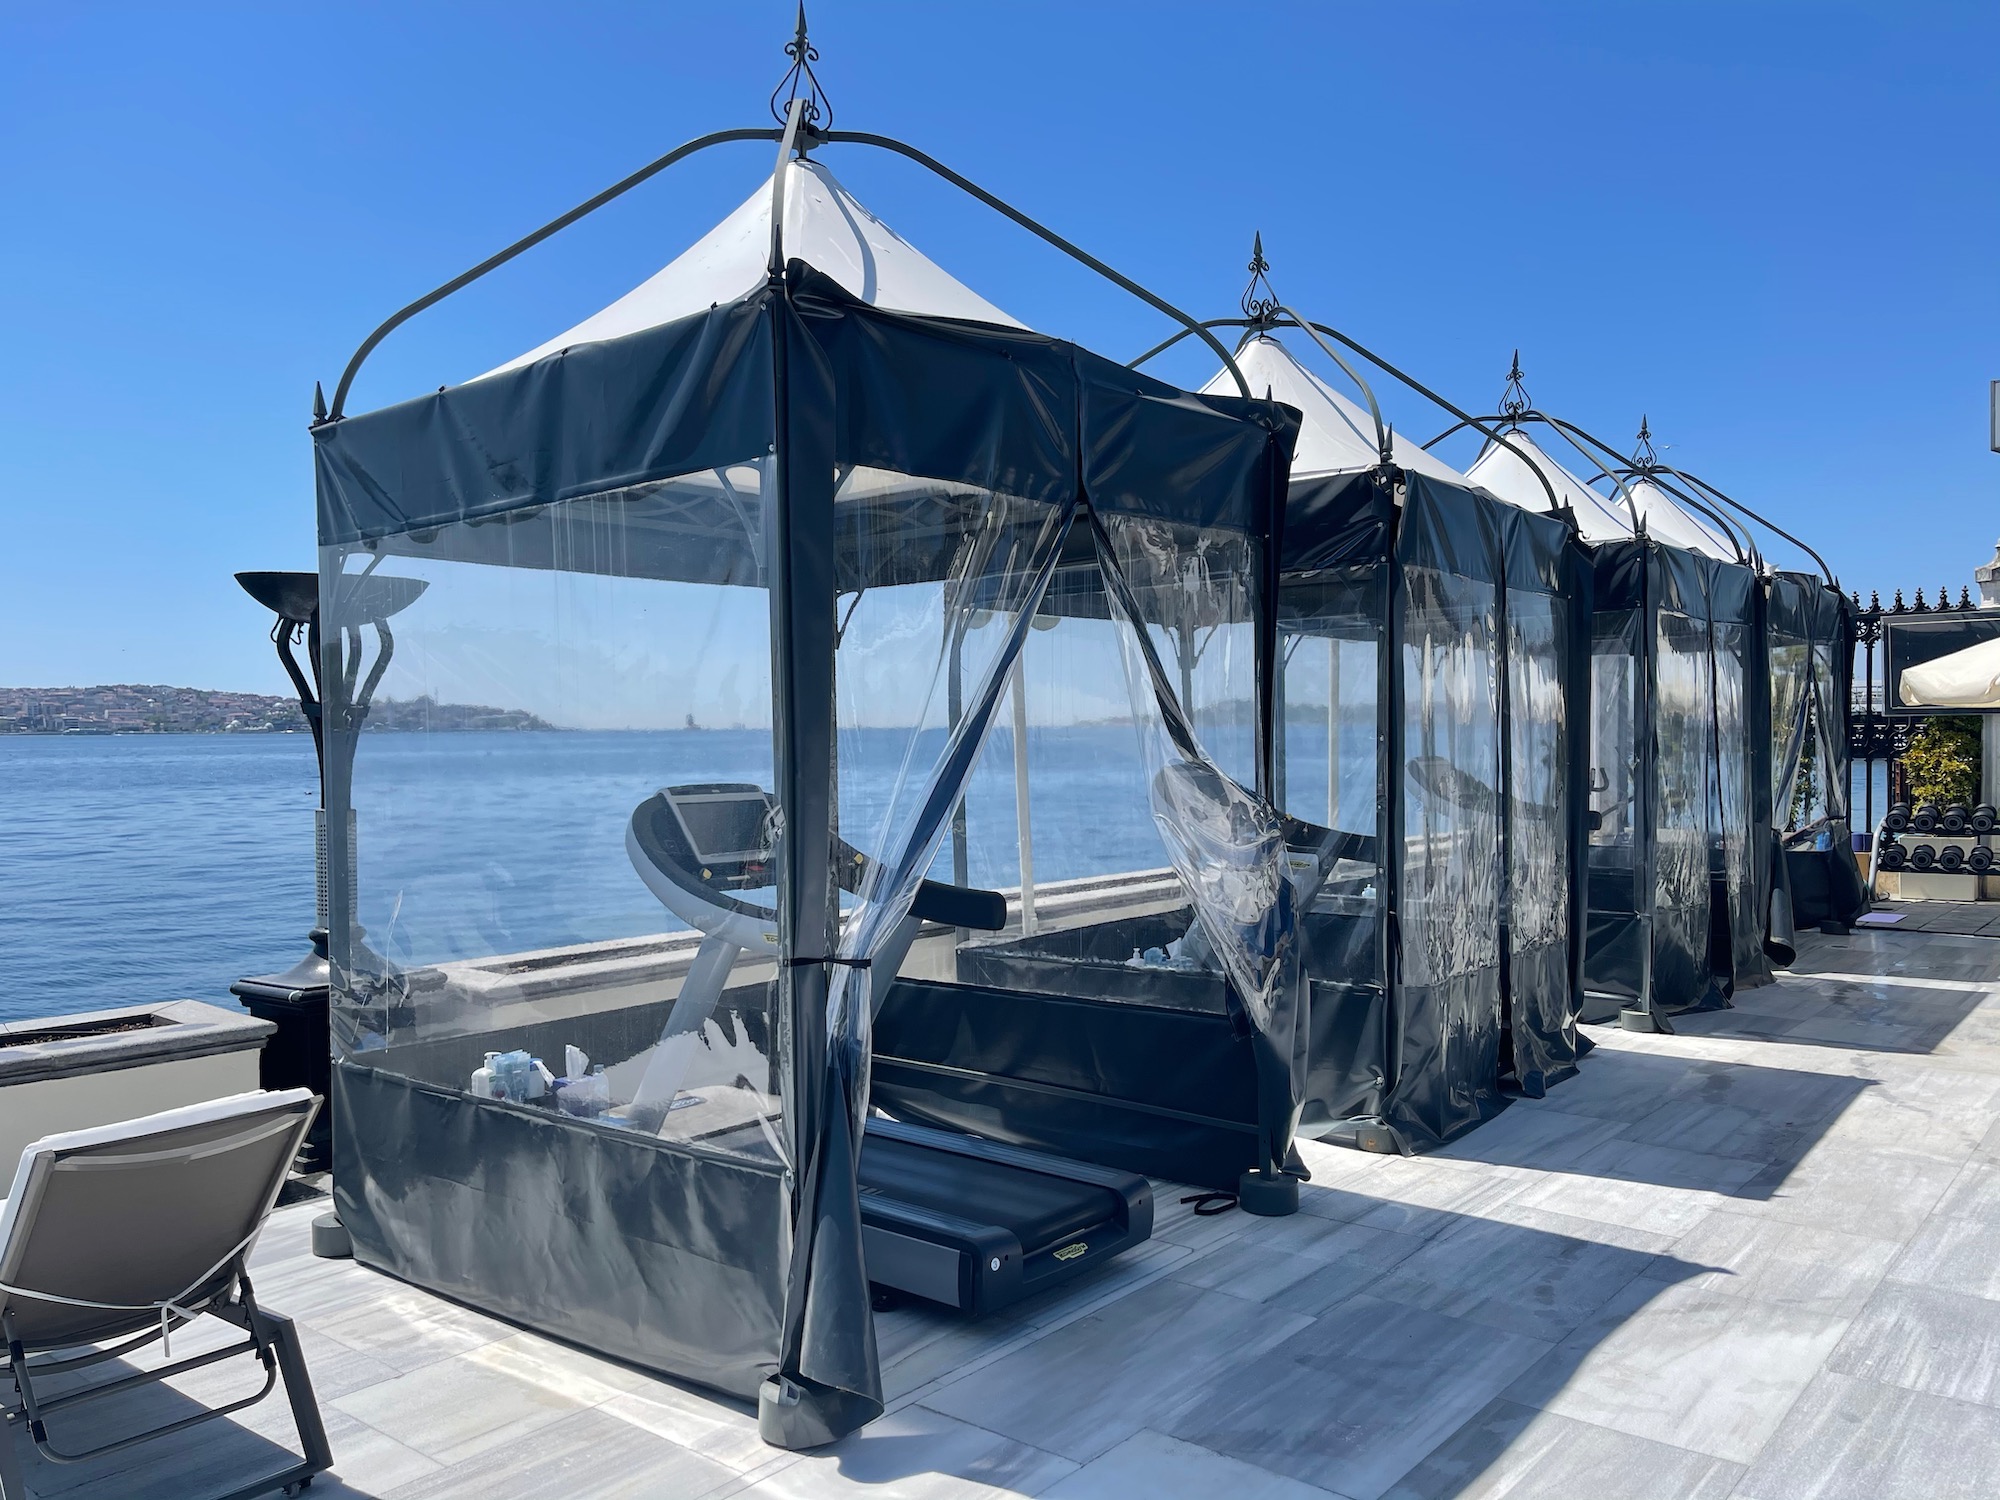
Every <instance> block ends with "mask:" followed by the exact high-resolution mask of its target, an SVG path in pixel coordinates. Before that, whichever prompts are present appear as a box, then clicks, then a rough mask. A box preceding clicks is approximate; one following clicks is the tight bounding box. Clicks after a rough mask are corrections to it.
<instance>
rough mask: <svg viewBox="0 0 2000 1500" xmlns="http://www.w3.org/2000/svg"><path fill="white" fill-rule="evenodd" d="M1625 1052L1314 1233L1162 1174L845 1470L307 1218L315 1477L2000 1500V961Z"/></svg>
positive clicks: (694, 1494) (1997, 954)
mask: <svg viewBox="0 0 2000 1500" xmlns="http://www.w3.org/2000/svg"><path fill="white" fill-rule="evenodd" d="M1591 1034H1592V1035H1593V1037H1594V1039H1595V1040H1596V1041H1597V1043H1598V1047H1597V1050H1596V1051H1595V1052H1594V1053H1593V1054H1592V1055H1591V1056H1590V1057H1588V1058H1587V1059H1586V1060H1585V1065H1584V1070H1583V1072H1582V1073H1581V1074H1580V1075H1579V1076H1578V1077H1576V1078H1574V1079H1572V1080H1570V1081H1569V1082H1567V1083H1564V1084H1563V1085H1561V1086H1560V1087H1559V1088H1557V1089H1556V1090H1555V1091H1554V1092H1552V1093H1551V1095H1550V1096H1549V1097H1548V1098H1547V1099H1545V1100H1540V1101H1532V1102H1531V1101H1523V1102H1519V1103H1517V1104H1515V1105H1514V1106H1513V1107H1512V1108H1511V1109H1509V1110H1508V1111H1507V1112H1506V1113H1505V1114H1503V1115H1502V1116H1501V1117H1500V1118H1499V1119H1497V1120H1495V1121H1493V1122H1492V1123H1491V1124H1489V1125H1487V1126H1485V1127H1484V1128H1482V1129H1481V1130H1479V1131H1477V1132H1475V1133H1474V1134H1472V1135H1471V1136H1469V1137H1468V1138H1466V1139H1465V1140H1463V1141H1461V1142H1460V1143H1458V1144H1457V1145H1455V1146H1453V1147H1451V1148H1449V1149H1448V1150H1445V1151H1443V1152H1440V1153H1438V1154H1436V1155H1434V1156H1431V1157H1428V1158H1424V1159H1414V1160H1406V1159H1400V1158H1393V1157H1390V1158H1383V1157H1367V1156H1360V1155H1356V1154H1353V1153H1347V1152H1342V1151H1338V1150H1332V1149H1325V1148H1309V1150H1308V1158H1309V1161H1310V1164H1311V1166H1312V1168H1313V1172H1314V1178H1315V1180H1314V1182H1313V1184H1312V1185H1311V1186H1310V1187H1308V1188H1307V1189H1306V1192H1305V1197H1304V1210H1305V1211H1304V1212H1302V1213H1300V1214H1299V1215H1297V1216H1296V1217H1294V1218H1291V1219H1286V1220H1279V1221H1259V1220H1254V1219H1250V1218H1247V1217H1245V1216H1243V1215H1241V1214H1238V1213H1231V1214H1227V1215H1222V1216H1217V1217H1213V1218H1195V1217H1193V1216H1192V1214H1191V1213H1190V1212H1189V1211H1188V1210H1187V1209H1186V1208H1184V1207H1183V1206H1182V1205H1181V1204H1180V1203H1179V1202H1178V1196H1179V1195H1178V1193H1177V1192H1175V1191H1173V1190H1172V1189H1170V1188H1167V1187H1164V1186H1163V1187H1162V1189H1161V1192H1160V1204H1161V1213H1160V1221H1159V1226H1158V1229H1157V1232H1156V1234H1155V1236H1154V1239H1153V1240H1152V1242H1151V1243H1150V1244H1148V1245H1147V1246H1145V1247H1144V1248H1143V1249H1142V1250H1140V1251H1138V1252H1136V1253H1134V1254H1132V1255H1129V1256H1127V1257H1125V1258H1123V1259H1122V1260H1119V1261H1117V1262H1114V1263H1113V1264H1111V1265H1110V1266H1108V1267H1107V1268H1106V1269H1105V1270H1104V1271H1103V1272H1102V1273H1100V1274H1099V1275H1098V1276H1097V1278H1096V1279H1094V1280H1091V1281H1089V1282H1086V1283H1082V1284H1078V1285H1075V1286H1072V1287H1071V1288H1068V1289H1066V1290H1064V1291H1062V1292H1059V1293H1057V1294H1054V1295H1052V1296H1051V1297H1049V1298H1047V1299H1045V1300H1042V1301H1040V1302H1037V1303H1032V1304H1029V1305H1025V1306H1022V1307H1018V1308H1015V1309H1013V1310H1011V1311H1010V1312H1009V1313H1007V1314H1005V1315H1002V1316H1000V1317H995V1318H991V1319H988V1320H986V1321H985V1322H982V1323H979V1324H966V1323H964V1322H961V1321H959V1320H957V1319H955V1318H952V1317H948V1316H944V1315H942V1314H933V1313H929V1312H924V1311H918V1310H911V1309H904V1310H900V1311H897V1312H894V1313H891V1314H888V1315H886V1316H884V1317H882V1318H881V1319H880V1320H879V1324H878V1327H879V1333H880V1341H881V1348H882V1358H883V1363H884V1366H885V1376H886V1381H887V1386H888V1393H889V1398H890V1410H889V1413H888V1414H887V1415H886V1416H884V1417H883V1418H882V1419H881V1420H880V1421H878V1422H876V1423H875V1424H873V1425H872V1426H871V1427H869V1428H868V1429H866V1430H865V1431H864V1432H863V1433H861V1434H858V1435H857V1436H855V1437H853V1438H850V1439H849V1440H847V1441H846V1442H843V1443H841V1444H838V1445H837V1446H835V1447H833V1448H831V1449H829V1450H826V1451H824V1452H820V1453H815V1454H810V1455H806V1456H799V1455H794V1454H786V1453H779V1452H775V1451H773V1450H771V1449H768V1448H765V1447H764V1446H762V1445H761V1444H760V1443H759V1442H758V1440H757V1435H756V1424H755V1420H754V1416H753V1414H752V1413H751V1412H749V1411H748V1410H746V1409H744V1408H742V1407H740V1406H738V1405H735V1404H732V1403H730V1402H728V1401H723V1400H718V1399H715V1398H713V1397H711V1396H708V1395H704V1394H702V1393H700V1392H698V1391H695V1390H692V1389H688V1388H684V1387H681V1386H676V1385H673V1384H670V1383H667V1382H664V1381H659V1380H655V1379H652V1378H650V1377H647V1376H644V1375H641V1374H638V1373H636V1372H634V1371H632V1370H629V1369H625V1368H623V1367H620V1366H617V1365H612V1364H607V1363H605V1362H603V1361H601V1360H597V1359H594V1358H592V1357H590V1356H588V1355H586V1354H583V1353H580V1352H578V1351H576V1350H573V1349H570V1348H567V1347H565V1346H563V1345H561V1344H558V1343H555V1342H552V1341H550V1340H548V1339H544V1338H540V1337H537V1336H536V1335H533V1334H528V1333H523V1332H520V1331H519V1330H517V1329H514V1328H511V1327H509V1326H507V1325H505V1324H502V1323H499V1322H496V1321H494V1320H492V1319H489V1318H486V1317H483V1316H481V1315H480V1314H478V1313H475V1312H472V1311H469V1310H467V1309H465V1308H462V1307H458V1306H454V1305H452V1304H450V1303H446V1302H443V1301H440V1300H438V1299H436V1298H434V1297H430V1296H427V1295H425V1294H423V1293H421V1292H417V1291H415V1290H413V1289H411V1288H409V1287H406V1286H403V1285H401V1284H399V1283H397V1282H395V1281H392V1280H389V1279H387V1278H384V1277H382V1276H379V1275H376V1274H373V1273H371V1272H368V1271H366V1270H363V1269H361V1268H359V1267H357V1266H355V1265H353V1264H352V1263H343V1262H329V1261H319V1260H314V1259H313V1258H312V1257H311V1256H310V1255H309V1254H307V1252H306V1226H307V1224H308V1222H309V1220H310V1218H311V1216H312V1214H313V1212H314V1211H315V1209H314V1206H313V1205H298V1206H294V1207H289V1208H286V1209H283V1210H281V1211H280V1213H279V1214H278V1216H277V1217H276V1218H275V1219H274V1221H273V1224H272V1228H271V1230H270V1232H269V1234H268V1235H267V1237H266V1239H265V1241H264V1243H263V1244H262V1245H261V1246H260V1247H259V1249H258V1251H257V1256H256V1267H257V1275H258V1287H259V1293H260V1295H261V1296H262V1298H263V1300H264V1301H265V1302H266V1303H267V1304H268V1305H270V1306H271V1307H272V1308H274V1309H276V1310H278V1311H282V1312H287V1313H290V1314H291V1315H292V1316H293V1317H295V1318H296V1319H297V1320H298V1321H299V1323H300V1324H301V1325H302V1327H303V1328H304V1330H305V1344H306V1353H307V1357H308V1360H309V1362H310V1365H311V1368H312V1373H313V1377H314V1380H315V1381H316V1383H317V1386H318V1391H319V1396H320V1399H321V1402H322V1405H323V1407H324V1410H325V1414H326V1420H327V1427H328V1431H329V1434H330V1436H331V1439H332V1442H333V1447H334V1451H335V1453H336V1455H337V1457H338V1466H337V1469H336V1471H335V1473H334V1474H330V1475H324V1476H322V1477H321V1479H320V1480H319V1482H318V1483H317V1484H316V1485H315V1486H314V1489H313V1492H312V1493H313V1494H314V1495H326V1496H329V1497H331V1496H350V1497H358V1496H372V1497H376V1500H417V1497H439V1500H444V1497H454V1500H455V1497H467V1500H472V1497H477V1500H510V1497H516V1496H519V1497H527V1496H535V1497H542V1496H548V1497H559V1500H614V1497H621V1500H622V1497H640V1496H647V1497H653V1496H659V1497H672V1500H698V1497H716V1500H720V1497H724V1496H736V1495H741V1496H746V1497H764V1500H779V1497H805V1496H842V1495H862V1494H871V1495H881V1496H893V1497H909V1500H919V1497H921V1500H947V1497H958V1496H974V1495H980V1496H999V1495H1036V1496H1049V1497H1051V1500H1100V1497H1103V1500H1108V1497H1124V1496H1140V1495H1143V1496H1182V1495H1184V1496H1189V1497H1210V1496H1217V1495H1226V1496H1228V1497H1230V1500H1309V1497H1318V1500H1326V1497H1330V1496H1331V1497H1345V1500H1377V1497H1390V1500H1444V1497H1447V1496H1458V1497H1499V1496H1503V1495H1504V1496H1508V1497H1512V1500H1530V1497H1536V1496H1560V1497H1563V1500H1578V1497H1592V1500H1598V1497H1631V1500H1650V1497H1662V1500H1665V1497H1680V1496H1694V1497H1703V1500H1711V1497H1712V1500H1722V1497H1724V1496H1734V1497H1738V1500H1808V1497H1811V1500H1848V1497H1855V1500H1860V1497H1867V1500H1899V1497H1905V1496H1908V1497H1918V1496H1921V1497H1924V1500H1942V1497H1950V1496H1974V1495H1993V1494H1995V1493H2000V1254H1996V1253H1995V1246H1996V1243H2000V941H1995V940H1993V939H1989V938H1981V937H1973V936H1956V935H1941V934H1937V933H1919V932H1906V931H1896V930H1893V929H1892V930H1883V931H1875V932H1867V931H1863V932H1857V933H1855V934H1854V935H1852V936H1850V937H1845V938H1832V937H1820V936H1814V937H1811V938H1808V939H1805V940H1804V941H1803V944H1802V951H1801V955H1800V959H1799V962H1798V964H1797V966H1796V968H1795V970H1794V972H1792V973H1791V974H1789V975H1786V976H1785V977H1783V978H1782V979H1781V980H1780V981H1779V982H1778V983H1777V984H1775V985H1772V986H1769V987H1766V988H1762V989H1758V990H1754V991H1751V992H1748V993H1746V994H1745V995H1743V996H1742V997H1741V1000H1740V1003H1739V1005H1738V1006H1737V1008H1736V1009H1734V1010H1733V1011H1728V1012H1724V1013H1719V1014H1715V1015H1711V1016H1704V1017H1699V1018H1688V1019H1685V1020H1684V1021H1683V1022H1682V1023H1680V1025H1679V1028H1678V1034H1676V1035H1672V1036H1642V1035H1635V1034H1631V1033H1625V1032H1618V1031H1607V1030H1603V1029H1599V1030H1596V1031H1594V1032H1593V1033H1591ZM241 1380H242V1376H241V1374H240V1373H237V1372H224V1371H222V1370H219V1369H216V1370H210V1371H205V1372H202V1373H201V1374H200V1375H198V1376H194V1377H189V1378H188V1379H187V1380H186V1381H185V1382H183V1387H182V1391H181V1393H178V1394H177V1393H174V1392H167V1391H156V1392H155V1394H154V1395H153V1396H152V1397H151V1398H150V1399H151V1401H152V1402H153V1403H154V1404H155V1405H156V1406H159V1405H161V1404H165V1405H168V1406H172V1405H176V1404H182V1405H184V1404H185V1403H186V1402H188V1401H190V1400H206V1401H215V1400H220V1399H223V1398H225V1397H226V1396H227V1395H228V1394H229V1393H230V1392H231V1390H232V1389H234V1388H236V1387H240V1384H241ZM232 1382H235V1383H236V1385H235V1386H234V1387H233V1386H232ZM110 1417H111V1412H110V1410H109V1409H108V1408H107V1410H106V1414H105V1417H104V1418H102V1419H100V1420H106V1421H108V1420H109V1419H110ZM288 1436H289V1431H288V1427H287V1414H286V1411H285V1408H284V1406H283V1403H282V1402H281V1401H275V1400H274V1401H272V1402H269V1403H266V1405H264V1406H262V1407H259V1408H254V1409H252V1411H250V1412H249V1413H247V1414H245V1415H244V1416H243V1417H241V1418H238V1419H233V1420H231V1421H229V1422H228V1423H227V1424H226V1425H224V1424H218V1425H217V1426H216V1427H211V1428H210V1429H208V1431H207V1433H206V1434H203V1435H201V1436H198V1437H196V1438H195V1439H193V1440H190V1441H184V1442H178V1443H177V1444H165V1445H158V1446H156V1447H154V1448H153V1449H152V1450H150V1451H148V1450H138V1451H136V1452H135V1453H133V1454H130V1455H127V1456H126V1457H125V1459H124V1461H123V1463H122V1464H117V1463H113V1464H112V1465H110V1466H108V1467H86V1468H82V1469H57V1468H53V1467H51V1466H46V1465H42V1464H41V1463H40V1462H39V1460H36V1461H34V1463H33V1465H32V1466H31V1473H30V1480H31V1483H32V1484H33V1485H34V1486H35V1489H36V1493H37V1494H39V1495H43V1496H56V1495H62V1496H70V1497H86V1496H103V1497H114V1496H115V1497H119V1500H154V1497H159V1500H198V1497H200V1496H201V1495H203V1494H206V1493H213V1492H215V1491H218V1490H221V1489H226V1488H228V1487H229V1485H230V1484H232V1483H236V1482H240V1480H241V1479H242V1478H244V1477H247V1476H248V1474H249V1473H250V1471H251V1470H252V1469H254V1468H255V1467H256V1466H258V1465H259V1464H269V1465H271V1466H272V1467H275V1466H276V1462H275V1461H276V1459H277V1453H276V1450H275V1449H274V1448H273V1447H272V1446H271V1444H272V1443H273V1442H274V1441H282V1440H284V1439H285V1438H286V1437H288Z"/></svg>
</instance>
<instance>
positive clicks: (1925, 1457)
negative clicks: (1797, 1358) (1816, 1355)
mask: <svg viewBox="0 0 2000 1500" xmlns="http://www.w3.org/2000/svg"><path fill="white" fill-rule="evenodd" d="M1996 1474H2000V1411H1995V1410H1994V1409H1993V1408H1991V1407H1986V1406H1977V1405H1974V1404H1973V1403H1971V1402H1966V1401H1950V1400H1947V1399H1945V1398H1943V1397H1941V1396H1928V1395H1925V1394H1923V1393H1922V1392H1920V1391H1909V1390H1904V1389H1902V1388H1901V1387H1898V1386H1891V1385H1880V1384H1878V1383H1876V1382H1875V1381H1872V1380H1859V1379H1856V1378H1855V1377H1853V1376H1851V1375H1840V1374H1834V1373H1831V1372H1829V1373H1826V1374H1822V1375H1821V1376H1820V1377H1819V1378H1818V1379H1816V1380H1815V1381H1813V1383H1812V1384H1811V1385H1810V1386H1809V1387H1808V1388H1807V1389H1806V1390H1805V1392H1804V1393H1803V1394H1802V1395H1801V1396H1800V1397H1799V1399H1798V1401H1797V1402H1796V1404H1794V1406H1793V1407H1792V1409H1791V1411H1789V1412H1788V1413H1787V1414H1786V1416H1785V1420H1784V1423H1783V1425H1782V1426H1781V1427H1780V1428H1779V1429H1778V1431H1777V1433H1776V1434H1775V1435H1773V1437H1772V1438H1771V1441H1770V1442H1769V1444H1767V1445H1766V1447H1765V1449H1764V1451H1763V1453H1762V1454H1761V1455H1759V1457H1758V1459H1757V1461H1756V1462H1755V1463H1754V1464H1752V1465H1751V1467H1750V1471H1749V1473H1747V1474H1745V1475H1744V1476H1743V1479H1742V1482H1741V1483H1740V1484H1738V1486H1737V1488H1736V1500H1990V1497H1991V1496H1992V1495H1993V1493H1994V1476H1995V1475H1996Z"/></svg>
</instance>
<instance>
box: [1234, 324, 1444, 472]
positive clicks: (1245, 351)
mask: <svg viewBox="0 0 2000 1500" xmlns="http://www.w3.org/2000/svg"><path fill="white" fill-rule="evenodd" d="M1236 363H1237V366H1238V367H1239V368H1240V369H1241V370H1242V371H1243V378H1244V380H1246V381H1248V382H1249V385H1250V389H1251V392H1252V393H1253V394H1256V395H1269V396H1271V397H1272V398H1273V399H1275V400H1278V401H1283V402H1285V403H1286V404H1287V405H1289V406H1296V407H1297V408H1298V409H1299V410H1300V412H1302V413H1303V414H1304V416H1305V421H1304V422H1303V423H1302V424H1301V425H1300V427H1299V446H1298V452H1297V454H1296V455H1295V456H1294V458H1293V460H1292V478H1293V479H1295V480H1298V479H1314V478H1318V477H1320V476H1321V475H1325V474H1351V473H1358V472H1360V471H1362V470H1365V469H1372V468H1374V467H1375V465H1376V464H1378V463H1380V462H1381V451H1380V450H1379V449H1378V448H1377V446H1376V441H1375V419H1374V418H1373V417H1371V416H1370V415H1369V414H1368V413H1367V412H1366V411H1364V410H1363V409H1362V408H1361V407H1360V406H1358V405H1356V404H1355V403H1354V402H1353V401H1350V400H1349V399H1348V398H1347V397H1345V396H1343V395H1341V394H1340V393H1339V392H1338V391H1336V390H1334V389H1333V388H1332V387H1331V386H1329V385H1328V384H1327V383H1326V382H1325V381H1324V380H1321V379H1320V378H1319V376H1317V375H1315V374H1313V372H1312V371H1311V370H1308V369H1307V368H1306V367H1305V366H1304V365H1302V364H1300V363H1299V362H1298V360H1297V359H1296V358H1294V357H1293V355H1292V351H1291V350H1289V349H1287V348H1286V347H1285V346H1284V345H1283V344H1281V343H1280V342H1279V341H1278V340H1277V339H1275V338H1273V337H1272V336H1271V335H1270V334H1268V333H1260V334H1258V335H1257V336H1256V337H1254V338H1252V339H1249V340H1247V341H1246V342H1245V343H1244V345H1243V347H1242V348H1240V349H1238V350H1237V351H1236ZM1202 392H1203V394H1205V395H1214V396H1233V395H1235V394H1236V382H1235V380H1234V379H1233V378H1231V376H1230V374H1229V372H1228V371H1226V370H1224V371H1220V372H1218V373H1217V375H1216V377H1215V378H1214V379H1213V380H1211V381H1209V383H1208V384H1207V385H1205V386H1203V387H1202ZM1390 436H1391V451H1392V452H1393V453H1394V455H1395V460H1396V462H1397V463H1398V464H1400V465H1401V466H1402V467H1404V468H1406V469H1409V470H1410V471H1411V472H1413V473H1417V474H1428V475H1430V476H1431V478H1433V479H1444V480H1449V481H1450V482H1451V483H1453V484H1463V483H1465V476H1464V475H1463V474H1461V473H1459V472H1458V470H1456V469H1454V468H1452V467H1451V466H1450V465H1449V464H1447V463H1445V462H1444V461H1443V460H1442V459H1437V458H1433V457H1432V456H1431V455H1430V454H1429V453H1427V452H1425V451H1424V449H1423V448H1422V446H1421V445H1419V444H1417V443H1413V442H1411V441H1410V440H1409V439H1407V438H1405V437H1403V436H1401V435H1400V434H1396V433H1391V435H1390Z"/></svg>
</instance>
